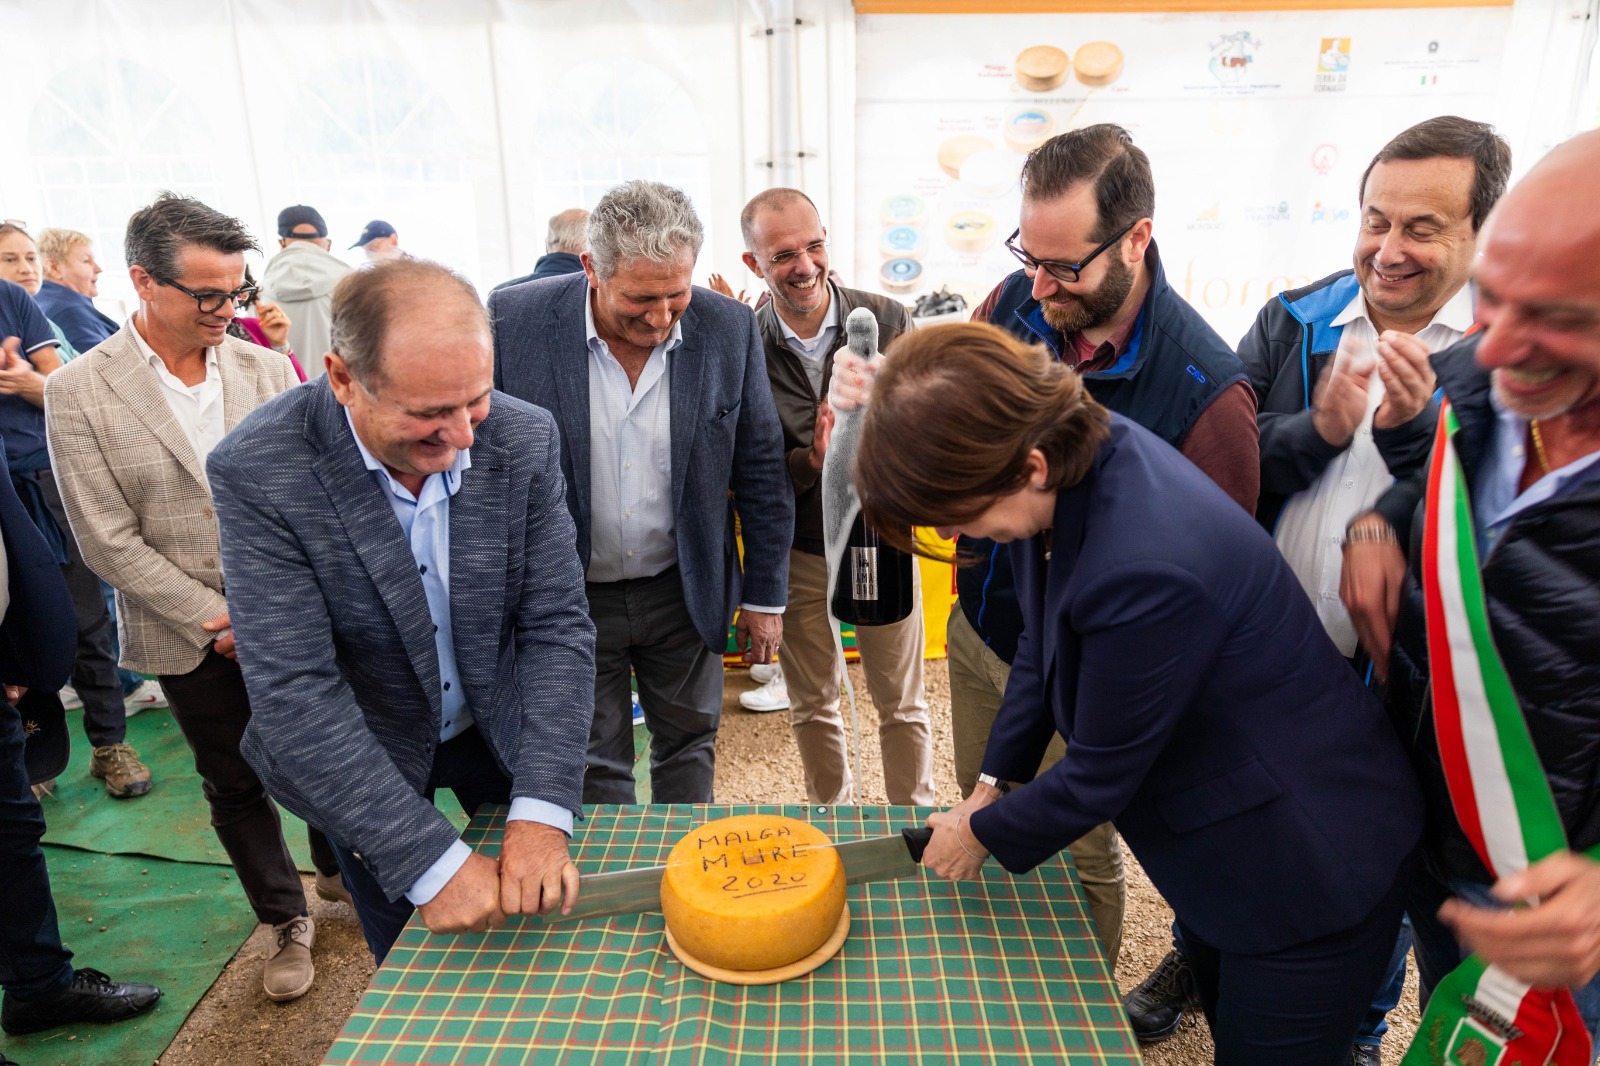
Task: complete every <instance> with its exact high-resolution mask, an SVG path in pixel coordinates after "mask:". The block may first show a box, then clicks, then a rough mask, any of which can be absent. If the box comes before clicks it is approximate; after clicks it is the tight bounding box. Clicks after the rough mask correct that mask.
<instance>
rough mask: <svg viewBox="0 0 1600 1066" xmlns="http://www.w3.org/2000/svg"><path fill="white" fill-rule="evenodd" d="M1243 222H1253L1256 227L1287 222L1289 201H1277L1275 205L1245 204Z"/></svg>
mask: <svg viewBox="0 0 1600 1066" xmlns="http://www.w3.org/2000/svg"><path fill="white" fill-rule="evenodd" d="M1244 220H1245V221H1246V222H1254V223H1255V224H1256V225H1258V226H1270V225H1272V224H1273V223H1276V222H1287V221H1289V201H1287V200H1279V201H1278V202H1277V203H1275V204H1247V205H1245V209H1244Z"/></svg>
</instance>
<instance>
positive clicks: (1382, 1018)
mask: <svg viewBox="0 0 1600 1066" xmlns="http://www.w3.org/2000/svg"><path fill="white" fill-rule="evenodd" d="M1172 946H1173V947H1174V948H1176V949H1177V950H1178V952H1179V953H1180V954H1182V955H1184V956H1185V957H1187V956H1188V954H1189V953H1188V952H1187V951H1186V950H1184V946H1183V934H1182V933H1180V932H1179V931H1178V923H1177V922H1173V923H1172ZM1410 950H1411V922H1410V921H1409V920H1408V919H1407V918H1405V917H1404V916H1402V917H1401V919H1400V932H1399V933H1398V934H1397V935H1396V936H1395V938H1394V951H1393V953H1392V954H1391V955H1390V956H1389V966H1388V969H1387V970H1386V971H1385V972H1384V975H1383V983H1382V984H1381V985H1379V986H1378V993H1377V995H1375V996H1373V997H1372V1005H1371V1006H1370V1007H1368V1008H1367V1013H1366V1015H1365V1016H1364V1017H1363V1018H1362V1019H1361V1028H1360V1029H1358V1030H1357V1031H1356V1038H1355V1043H1357V1044H1366V1045H1368V1046H1370V1047H1377V1046H1378V1045H1379V1044H1381V1043H1383V1034H1384V1033H1387V1032H1388V1031H1389V1019H1388V1015H1389V1012H1390V1011H1392V1010H1394V1009H1395V1007H1397V1006H1399V1005H1400V993H1401V992H1402V991H1404V989H1405V984H1406V953H1407V952H1409V951H1410Z"/></svg>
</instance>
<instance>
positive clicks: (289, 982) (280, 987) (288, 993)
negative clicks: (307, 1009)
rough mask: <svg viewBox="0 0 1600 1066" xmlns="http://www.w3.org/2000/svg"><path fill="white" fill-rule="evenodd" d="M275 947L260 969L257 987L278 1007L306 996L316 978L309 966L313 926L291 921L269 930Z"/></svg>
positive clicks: (303, 920)
mask: <svg viewBox="0 0 1600 1066" xmlns="http://www.w3.org/2000/svg"><path fill="white" fill-rule="evenodd" d="M272 935H273V936H274V937H275V938H276V939H277V945H276V946H275V947H274V948H272V950H271V952H270V953H269V954H268V955H267V964H266V966H264V967H262V969H261V987H262V988H263V989H265V990H266V993H267V998H268V999H270V1000H275V1001H277V1002H279V1003H282V1002H283V1001H284V1000H289V999H298V998H299V997H300V996H303V995H305V994H306V991H307V989H309V988H310V987H311V982H312V981H313V980H314V979H315V978H316V976H317V970H316V967H315V966H313V965H312V964H311V945H312V943H314V942H315V941H316V939H317V923H316V922H314V921H312V920H311V919H310V918H305V917H301V918H291V919H289V920H288V921H287V922H281V923H279V924H278V925H275V926H273V927H272Z"/></svg>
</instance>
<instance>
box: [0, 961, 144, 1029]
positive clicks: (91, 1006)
mask: <svg viewBox="0 0 1600 1066" xmlns="http://www.w3.org/2000/svg"><path fill="white" fill-rule="evenodd" d="M160 998H161V989H159V988H157V987H156V986H155V985H134V984H122V983H120V982H118V981H113V980H112V979H111V978H109V977H107V976H106V975H105V974H103V973H101V972H100V971H99V970H78V971H76V972H75V973H74V974H73V975H72V983H71V984H70V985H68V986H67V987H66V988H63V989H62V990H61V991H59V992H57V993H56V994H55V995H51V996H45V997H43V998H42V999H33V1000H28V1001H26V1002H23V1001H22V1000H19V999H17V998H16V997H14V996H7V997H6V998H5V1006H4V1007H3V1008H0V1029H4V1030H5V1031H6V1032H8V1033H10V1034H11V1035H12V1036H21V1035H22V1034H23V1033H37V1032H39V1031H40V1030H41V1029H54V1028H55V1027H56V1026H58V1025H71V1024H72V1023H74V1022H120V1021H122V1019H124V1018H132V1017H133V1016H134V1015H135V1014H143V1013H144V1012H145V1011H147V1010H149V1009H150V1008H151V1007H154V1006H155V1005H156V1000H158V999H160Z"/></svg>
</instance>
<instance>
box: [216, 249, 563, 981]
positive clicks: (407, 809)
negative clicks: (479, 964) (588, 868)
mask: <svg viewBox="0 0 1600 1066" xmlns="http://www.w3.org/2000/svg"><path fill="white" fill-rule="evenodd" d="M332 328H333V351H332V352H331V353H330V354H329V355H328V357H327V366H328V373H327V380H326V381H318V382H314V383H312V384H310V385H307V386H306V387H304V388H298V389H294V390H291V391H290V392H288V393H286V394H284V395H283V396H280V397H279V398H278V399H276V400H274V401H272V402H271V403H268V404H267V405H265V406H264V407H261V408H260V409H258V410H257V411H256V412H255V413H254V414H252V415H251V416H250V417H249V418H247V419H245V421H244V422H243V423H242V424H241V425H240V426H239V428H238V429H237V430H235V431H234V432H233V433H232V434H230V435H229V436H228V438H227V439H226V440H225V441H223V442H222V444H220V445H218V446H217V448H216V449H214V450H213V451H212V453H211V458H210V461H209V462H208V463H207V471H208V473H209V475H210V478H211V487H212V492H213V494H214V495H215V497H216V501H217V517H218V520H219V522H220V523H221V526H222V558H223V563H224V566H225V569H226V572H227V575H228V601H229V603H230V605H231V606H232V609H233V610H232V618H233V627H234V632H235V633H237V634H238V639H239V661H240V665H241V666H242V667H243V668H244V676H245V683H246V685H247V686H248V688H249V690H250V702H251V706H252V708H253V710H254V713H253V714H252V716H251V719H250V726H249V728H248V729H247V730H246V731H245V736H244V753H245V757H246V758H247V759H249V761H250V763H251V765H253V766H254V767H255V768H256V771H257V772H258V773H259V774H260V775H261V779H262V780H263V781H264V782H266V785H267V789H268V790H269V791H270V792H271V793H272V795H273V796H274V797H275V798H277V799H278V800H279V801H280V802H281V803H283V804H284V806H286V807H288V808H289V809H290V810H292V811H294V812H295V813H296V814H299V815H300V816H301V817H303V818H305V819H306V821H308V822H310V823H311V824H313V825H315V826H318V827H319V828H321V829H323V830H324V831H326V832H327V834H328V836H329V837H331V838H332V839H333V841H334V844H335V850H336V852H337V854H338V858H339V865H340V867H341V868H342V869H343V870H344V875H345V881H346V883H347V884H348V885H349V887H350V891H351V895H352V896H353V897H354V899H355V907H356V913H357V915H359V917H360V918H361V925H362V929H363V931H364V932H365V934H366V937H367V944H368V946H369V947H370V948H371V949H372V953H373V955H374V957H375V958H377V960H378V961H379V962H382V961H383V958H384V956H385V955H386V954H387V953H388V951H389V948H390V946H391V945H392V944H393V943H394V940H395V938H396V937H397V936H398V935H399V933H400V929H401V927H402V926H404V925H405V923H406V921H407V919H408V918H409V917H410V915H411V912H412V910H413V909H414V908H415V909H418V910H420V912H421V915H422V918H423V921H424V922H425V923H426V924H427V926H428V928H429V929H431V930H433V931H434V932H441V933H450V932H467V931H477V930H482V929H484V928H487V927H489V926H492V925H497V924H499V923H500V922H501V921H502V920H503V918H504V915H506V914H514V913H531V912H534V911H542V912H547V911H549V910H551V909H552V908H554V907H556V906H564V907H565V908H568V909H570V907H571V904H572V903H573V902H574V901H575V900H576V898H577V891H578V874H577V868H576V867H574V866H573V864H572V863H571V861H570V860H569V858H568V852H567V837H568V835H569V834H570V833H571V830H572V822H573V819H574V818H575V817H577V816H579V815H580V814H581V813H582V806H581V783H582V780H583V753H584V745H585V741H586V739H587V737H588V734H589V711H588V708H589V699H590V693H591V692H592V690H593V685H594V627H593V626H592V625H591V624H590V623H589V618H588V614H587V612H586V610H585V605H584V599H583V575H582V573H581V571H580V569H579V567H578V560H577V558H576V556H574V555H573V553H572V542H573V538H574V535H575V534H574V530H573V524H572V518H571V516H569V515H568V514H567V509H566V506H565V498H566V485H565V482H564V481H563V480H562V477H561V468H560V465H559V458H558V456H559V451H558V446H557V441H556V427H555V423H554V421H553V420H552V419H551V417H550V416H549V415H548V414H547V413H546V412H544V411H539V410H536V409H534V408H532V407H530V406H528V405H527V404H525V403H522V402H521V401H519V400H516V399H513V398H512V397H510V396H505V395H503V394H500V393H495V392H493V391H492V386H493V370H492V360H493V343H492V341H491V338H490V332H489V322H488V319H487V317H486V316H485V314H484V311H483V306H482V304H480V303H479V302H478V297H477V293H476V292H474V291H473V289H472V286H471V284H470V283H468V282H467V281H466V280H465V279H463V278H461V277H460V276H459V275H456V274H453V273H451V272H450V271H449V270H448V269H446V268H445V267H442V266H440V265H438V264H437V263H430V262H428V261H426V260H421V259H410V258H402V259H393V260H390V261H388V262H384V263H378V264H375V265H373V266H371V267H368V268H364V269H362V270H358V271H355V272H353V273H351V274H350V275H348V276H347V277H346V278H344V280H342V281H341V282H340V283H339V285H338V287H337V288H336V289H335V290H334V294H333V308H332ZM439 788H449V789H452V790H453V791H454V792H455V794H456V798H457V799H459V800H460V801H461V805H462V806H463V807H464V808H466V810H467V811H468V812H474V811H476V810H477V809H478V808H479V807H480V806H483V805H485V804H509V805H510V808H511V810H510V814H509V815H508V818H507V822H506V826H505V834H504V841H503V843H502V846H501V850H500V858H499V860H498V861H496V860H495V859H492V858H489V857H488V856H486V855H483V854H481V853H477V852H474V851H472V850H471V849H470V848H468V846H467V845H466V844H465V843H463V842H462V841H461V839H460V834H459V833H458V832H457V830H456V828H455V827H454V826H453V825H451V824H450V821H449V820H448V819H447V818H446V817H445V816H444V815H443V814H441V813H440V812H439V811H438V810H437V809H436V808H435V807H434V805H433V794H434V790H436V789H439Z"/></svg>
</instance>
